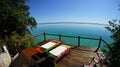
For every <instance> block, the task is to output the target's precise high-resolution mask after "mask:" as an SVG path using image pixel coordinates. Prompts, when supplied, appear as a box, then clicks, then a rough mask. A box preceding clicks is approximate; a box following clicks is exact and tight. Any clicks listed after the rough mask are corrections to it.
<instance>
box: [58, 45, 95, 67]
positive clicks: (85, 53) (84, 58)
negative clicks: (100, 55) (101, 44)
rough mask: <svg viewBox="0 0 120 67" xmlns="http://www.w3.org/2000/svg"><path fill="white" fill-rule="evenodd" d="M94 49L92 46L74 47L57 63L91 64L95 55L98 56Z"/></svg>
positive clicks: (63, 65) (74, 66)
mask: <svg viewBox="0 0 120 67" xmlns="http://www.w3.org/2000/svg"><path fill="white" fill-rule="evenodd" d="M94 51H95V48H90V47H82V46H81V47H77V48H74V49H72V50H71V52H70V54H68V55H66V56H65V57H64V58H63V59H61V60H60V61H59V62H58V63H57V67H82V66H83V65H84V64H89V63H90V62H91V60H92V59H93V57H97V54H96V53H95V52H94ZM92 63H93V62H92Z"/></svg>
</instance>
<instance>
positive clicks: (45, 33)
mask: <svg viewBox="0 0 120 67" xmlns="http://www.w3.org/2000/svg"><path fill="white" fill-rule="evenodd" d="M43 35H44V41H46V33H45V32H44V33H43Z"/></svg>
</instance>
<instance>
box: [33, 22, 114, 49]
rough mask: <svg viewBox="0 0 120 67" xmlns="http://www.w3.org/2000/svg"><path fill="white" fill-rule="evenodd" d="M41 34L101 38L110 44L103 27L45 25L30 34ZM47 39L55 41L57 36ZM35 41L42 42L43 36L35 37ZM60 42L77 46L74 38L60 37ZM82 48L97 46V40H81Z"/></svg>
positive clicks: (107, 32) (108, 35)
mask: <svg viewBox="0 0 120 67" xmlns="http://www.w3.org/2000/svg"><path fill="white" fill-rule="evenodd" d="M43 32H46V33H50V34H62V35H70V36H82V37H90V38H100V37H102V38H103V39H104V40H105V41H106V42H107V43H111V42H112V39H111V38H110V35H111V33H110V32H109V31H107V30H106V29H105V26H103V25H88V24H48V25H47V24H46V25H38V26H37V27H36V28H35V29H34V30H33V31H32V33H33V34H34V35H38V34H41V33H43ZM47 39H57V40H58V37H57V36H47ZM36 40H37V41H42V40H43V36H40V37H37V38H36ZM62 40H64V41H65V43H66V44H74V45H77V43H78V41H77V39H76V38H67V37H62ZM80 42H81V45H82V46H92V47H96V46H98V43H99V41H97V40H89V39H81V40H80Z"/></svg>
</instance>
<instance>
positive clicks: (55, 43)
mask: <svg viewBox="0 0 120 67" xmlns="http://www.w3.org/2000/svg"><path fill="white" fill-rule="evenodd" d="M59 44H60V41H58V40H52V41H49V42H47V43H45V44H43V45H41V46H40V48H42V49H43V50H44V51H46V52H47V51H50V50H51V49H53V48H55V47H56V46H58V45H59Z"/></svg>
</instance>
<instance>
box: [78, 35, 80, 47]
mask: <svg viewBox="0 0 120 67" xmlns="http://www.w3.org/2000/svg"><path fill="white" fill-rule="evenodd" d="M78 46H80V36H78Z"/></svg>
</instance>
